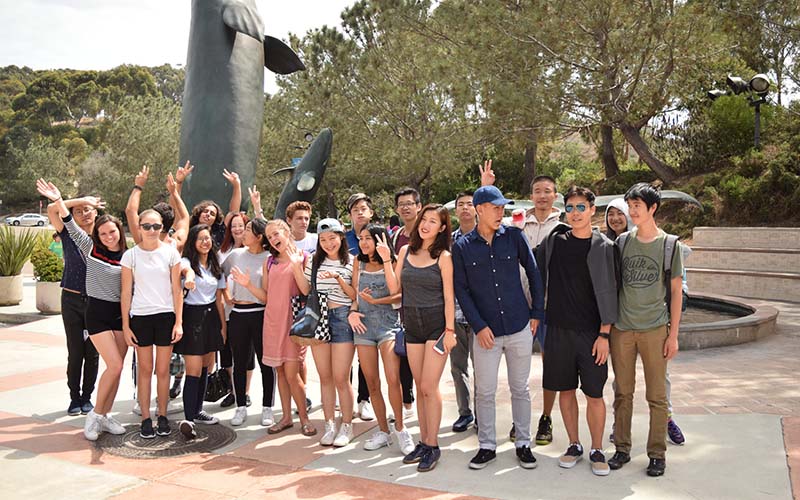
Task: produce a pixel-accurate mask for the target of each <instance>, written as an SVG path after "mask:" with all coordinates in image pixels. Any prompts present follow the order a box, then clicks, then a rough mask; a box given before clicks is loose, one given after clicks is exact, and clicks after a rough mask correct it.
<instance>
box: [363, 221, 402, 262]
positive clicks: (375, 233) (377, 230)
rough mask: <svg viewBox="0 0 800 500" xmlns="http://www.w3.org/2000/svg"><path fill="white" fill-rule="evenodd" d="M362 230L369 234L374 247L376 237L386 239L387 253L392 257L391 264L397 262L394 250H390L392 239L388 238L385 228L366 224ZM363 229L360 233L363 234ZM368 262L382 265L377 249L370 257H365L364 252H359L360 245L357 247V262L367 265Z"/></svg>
mask: <svg viewBox="0 0 800 500" xmlns="http://www.w3.org/2000/svg"><path fill="white" fill-rule="evenodd" d="M364 229H366V230H367V231H369V234H370V236H372V240H373V241H374V242H375V245H377V244H378V237H379V236H383V237H384V238H385V239H386V241H387V242H389V243H390V244H389V253H390V254H391V256H392V264H394V263H395V262H396V261H397V256H396V255H395V253H394V248H392V245H391V241H392V239H391V238H390V237H389V232H388V231H387V230H386V228H385V227H383V226H381V225H380V224H367V225H366V227H364ZM364 229H362V230H361V231H362V232H363V231H364ZM356 237H358V235H356ZM370 260H373V261H374V262H377V263H378V264H383V259H381V256H380V255H378V249H377V248H376V249H375V251H374V252H373V253H372V255H367V254H365V253H364V252H362V251H361V245H359V246H358V261H359V262H364V263H367V262H369V261H370Z"/></svg>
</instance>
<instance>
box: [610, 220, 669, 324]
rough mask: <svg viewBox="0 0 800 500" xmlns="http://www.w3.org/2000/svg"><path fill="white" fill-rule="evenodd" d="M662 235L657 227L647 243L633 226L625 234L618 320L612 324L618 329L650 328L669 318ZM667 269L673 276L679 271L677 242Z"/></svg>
mask: <svg viewBox="0 0 800 500" xmlns="http://www.w3.org/2000/svg"><path fill="white" fill-rule="evenodd" d="M666 237H667V234H666V233H665V232H664V231H662V230H660V229H659V230H658V236H657V237H656V239H655V240H654V241H652V242H650V243H642V242H641V241H639V240H638V239H637V238H636V230H634V231H631V233H630V234H629V235H628V239H627V240H626V242H625V248H624V249H623V254H622V291H621V292H620V294H619V320H618V321H617V323H616V325H615V326H616V327H617V328H619V329H620V330H636V331H644V330H652V329H654V328H658V327H659V326H662V325H666V324H667V323H668V322H669V311H667V303H666V301H665V300H664V298H665V297H666V293H667V284H666V283H664V238H666ZM671 272H672V277H673V278H675V277H680V276H682V275H683V255H682V253H681V248H680V243H678V244H677V245H676V246H675V252H674V255H673V257H672V271H671ZM678 300H680V297H678Z"/></svg>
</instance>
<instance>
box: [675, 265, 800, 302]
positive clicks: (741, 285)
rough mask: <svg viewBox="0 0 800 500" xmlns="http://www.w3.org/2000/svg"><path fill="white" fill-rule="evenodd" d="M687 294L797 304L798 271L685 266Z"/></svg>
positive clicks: (799, 280) (798, 298) (798, 288)
mask: <svg viewBox="0 0 800 500" xmlns="http://www.w3.org/2000/svg"><path fill="white" fill-rule="evenodd" d="M686 278H687V281H688V285H689V292H690V293H695V292H696V293H715V294H720V295H732V296H735V297H751V298H756V299H766V300H780V301H785V302H800V272H797V273H786V272H783V273H782V272H767V271H743V270H730V269H708V268H697V267H688V268H687V275H686Z"/></svg>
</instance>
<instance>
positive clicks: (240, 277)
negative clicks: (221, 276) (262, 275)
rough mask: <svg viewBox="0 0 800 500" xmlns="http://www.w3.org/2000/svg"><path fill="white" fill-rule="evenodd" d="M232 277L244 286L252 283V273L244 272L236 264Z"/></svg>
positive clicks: (232, 270)
mask: <svg viewBox="0 0 800 500" xmlns="http://www.w3.org/2000/svg"><path fill="white" fill-rule="evenodd" d="M231 277H232V278H233V281H235V282H236V283H238V284H239V285H241V286H243V287H247V285H249V284H250V275H249V274H247V273H243V272H242V270H241V269H239V268H238V267H236V266H233V268H232V269H231Z"/></svg>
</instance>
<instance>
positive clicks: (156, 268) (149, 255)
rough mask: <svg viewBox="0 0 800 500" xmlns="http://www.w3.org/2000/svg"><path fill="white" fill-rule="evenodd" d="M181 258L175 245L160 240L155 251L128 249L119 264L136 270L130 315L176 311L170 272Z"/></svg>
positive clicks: (136, 247)
mask: <svg viewBox="0 0 800 500" xmlns="http://www.w3.org/2000/svg"><path fill="white" fill-rule="evenodd" d="M180 261H181V256H180V254H179V253H178V251H177V250H176V249H175V247H173V246H171V245H169V244H168V243H163V242H162V243H161V244H160V245H159V246H158V248H157V249H155V250H150V251H147V250H142V249H141V248H139V246H138V245H137V246H135V247H133V248H131V249H130V250H128V251H127V252H125V255H123V256H122V260H121V261H120V265H121V266H122V267H127V268H128V269H131V270H132V271H133V302H132V303H131V316H149V315H152V314H160V313H165V312H174V311H175V308H174V306H173V303H172V280H171V276H170V272H171V270H172V268H173V266H175V265H176V264H178V263H179V262H180Z"/></svg>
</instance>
